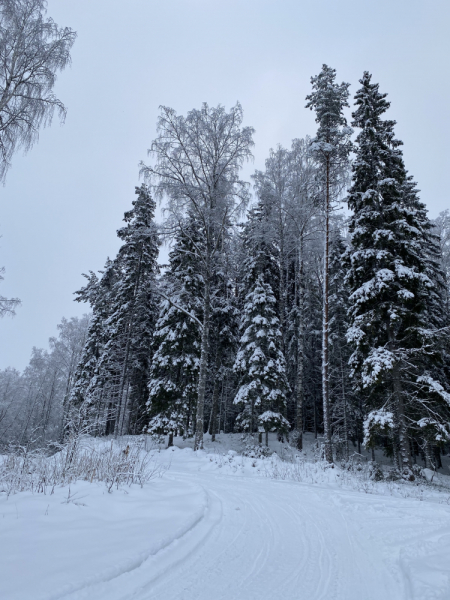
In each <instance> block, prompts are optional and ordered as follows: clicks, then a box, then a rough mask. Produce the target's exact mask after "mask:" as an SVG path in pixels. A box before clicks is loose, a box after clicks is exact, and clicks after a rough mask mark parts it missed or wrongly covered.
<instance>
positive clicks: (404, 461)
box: [393, 365, 414, 481]
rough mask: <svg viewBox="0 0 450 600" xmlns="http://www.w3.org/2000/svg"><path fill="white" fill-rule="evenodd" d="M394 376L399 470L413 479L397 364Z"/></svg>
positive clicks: (406, 476) (404, 475)
mask: <svg viewBox="0 0 450 600" xmlns="http://www.w3.org/2000/svg"><path fill="white" fill-rule="evenodd" d="M393 377H394V396H395V404H396V412H397V422H398V439H399V459H400V465H401V467H400V471H401V473H402V476H403V477H405V478H407V479H409V480H411V481H413V480H414V475H413V473H412V470H411V458H410V453H409V448H408V446H409V444H408V435H407V429H406V419H405V407H404V403H403V393H402V386H401V382H400V374H399V372H398V365H396V366H395V367H394V370H393Z"/></svg>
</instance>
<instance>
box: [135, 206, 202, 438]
mask: <svg viewBox="0 0 450 600" xmlns="http://www.w3.org/2000/svg"><path fill="white" fill-rule="evenodd" d="M199 244H200V245H201V239H200V235H199V233H198V225H197V223H196V220H195V218H193V217H192V216H191V217H190V218H189V219H188V220H187V222H186V224H185V225H184V226H183V228H182V229H180V230H179V231H178V235H177V238H176V241H175V245H174V248H173V250H172V251H171V252H170V255H169V261H170V266H169V269H168V272H167V273H166V274H165V277H164V280H163V282H161V285H163V286H164V288H163V289H164V296H165V298H164V300H163V301H162V303H161V309H160V313H159V318H158V321H157V323H156V328H155V333H154V336H153V347H154V355H153V359H152V364H151V369H150V377H149V385H148V389H149V397H148V401H147V410H148V417H149V425H148V428H147V430H148V431H149V432H153V433H159V434H169V446H170V445H172V440H173V436H174V434H176V433H177V432H179V433H182V434H183V435H185V436H190V435H192V434H193V433H194V426H195V410H196V401H197V385H198V371H199V362H200V343H201V331H200V329H199V326H198V323H197V321H195V320H194V319H193V318H191V317H189V314H192V315H195V317H196V318H197V319H201V316H202V306H201V304H202V303H201V288H202V286H203V280H202V276H201V265H200V264H199V258H198V255H197V252H196V247H197V246H198V245H199Z"/></svg>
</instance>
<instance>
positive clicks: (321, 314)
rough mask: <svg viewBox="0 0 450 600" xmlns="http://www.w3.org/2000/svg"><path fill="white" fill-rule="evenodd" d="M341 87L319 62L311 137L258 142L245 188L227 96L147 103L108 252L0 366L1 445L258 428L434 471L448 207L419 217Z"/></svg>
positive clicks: (364, 116)
mask: <svg viewBox="0 0 450 600" xmlns="http://www.w3.org/2000/svg"><path fill="white" fill-rule="evenodd" d="M349 87H350V84H349V83H338V82H337V76H336V71H335V70H334V69H333V68H331V67H329V66H327V65H323V67H322V69H321V71H320V72H319V74H318V75H316V76H314V77H312V78H311V92H310V94H309V95H308V96H307V98H306V100H305V102H304V104H305V105H306V106H305V110H308V109H309V110H311V111H313V113H314V115H315V119H316V124H317V131H316V134H315V136H313V137H308V136H305V137H304V138H296V139H293V141H292V145H291V146H290V148H284V147H282V146H281V145H279V146H277V147H276V148H275V149H273V150H271V151H270V153H269V156H268V157H267V159H266V161H265V168H264V170H256V171H255V172H254V174H253V175H252V181H251V182H247V181H244V180H243V179H242V169H243V167H244V165H245V163H246V162H247V161H249V160H251V158H252V148H253V144H254V142H253V134H254V130H253V129H252V128H251V127H249V126H244V124H243V109H242V107H241V105H240V104H239V103H237V104H236V105H235V106H233V107H231V108H230V109H229V110H227V109H226V108H225V107H224V106H222V105H218V106H216V107H212V106H209V105H208V104H206V103H204V104H203V105H202V106H201V107H200V108H198V109H193V110H191V111H189V112H188V113H187V114H186V115H180V114H178V113H177V112H176V111H175V110H174V109H172V108H169V107H166V106H162V107H160V113H159V117H158V121H157V136H156V138H155V139H154V140H153V141H152V142H151V144H150V149H149V158H148V159H147V160H144V161H143V162H142V163H141V165H140V175H141V181H142V182H141V184H140V185H139V186H138V187H136V190H135V197H134V200H133V195H132V190H131V191H130V210H129V211H127V212H126V213H125V215H124V219H123V222H124V224H123V226H121V227H120V228H119V229H118V230H117V235H118V237H119V239H120V242H121V246H120V249H119V251H118V253H117V256H115V257H114V258H108V259H107V260H106V262H105V266H104V268H103V270H101V271H100V272H97V273H96V272H93V271H88V274H86V275H85V278H86V281H85V285H84V287H82V288H81V289H80V290H78V291H76V292H75V295H76V301H77V302H82V303H85V304H86V315H85V316H84V317H83V318H71V319H63V321H62V322H61V323H60V324H59V325H58V331H59V333H58V336H57V337H55V338H51V339H50V342H49V343H50V347H49V349H48V350H41V349H36V348H34V349H33V351H32V356H31V359H30V362H29V365H28V366H27V367H26V369H25V370H24V371H23V372H22V373H20V372H18V371H17V370H15V369H13V368H7V369H5V370H3V371H1V372H0V443H1V445H2V447H25V446H26V447H33V448H40V447H51V446H52V444H63V443H64V441H65V440H67V439H68V438H70V436H73V435H80V434H83V435H93V436H115V437H117V436H122V435H127V434H130V435H134V434H142V433H147V434H150V435H152V436H154V437H155V438H156V439H159V438H161V436H167V437H166V441H167V443H168V445H169V446H171V445H172V444H173V438H174V436H180V435H181V436H183V437H185V438H191V437H193V438H194V447H195V449H201V448H202V447H203V436H204V434H205V433H206V432H209V434H211V436H212V440H214V437H215V435H216V434H217V433H219V432H224V433H230V432H242V434H243V435H244V436H249V438H251V439H253V440H254V443H255V444H259V445H261V446H264V445H265V444H266V443H267V436H268V434H269V432H276V433H277V436H278V439H279V440H280V441H283V440H289V441H290V443H291V444H294V445H295V446H296V448H297V449H298V450H300V451H301V450H302V440H303V436H304V434H305V432H310V433H313V434H314V436H315V438H317V439H318V440H319V441H320V444H321V452H322V456H323V458H324V460H326V461H327V462H329V463H332V462H334V461H341V460H342V461H345V460H348V458H349V456H350V454H352V453H355V452H358V453H361V449H362V448H365V449H369V451H371V452H372V455H373V458H374V459H375V449H382V450H383V452H384V454H385V455H386V456H388V457H390V459H391V461H392V464H393V465H394V466H395V468H397V469H398V471H399V473H400V474H401V476H402V477H403V478H404V479H407V480H408V479H409V480H413V479H414V465H415V464H416V463H419V464H420V465H422V466H427V467H428V468H431V469H434V470H435V469H439V468H440V467H441V456H442V455H443V454H447V453H448V452H450V445H449V441H450V354H449V352H450V347H449V344H450V336H449V326H450V304H449V302H450V213H449V211H448V210H447V211H444V212H442V213H441V214H440V215H439V217H438V218H437V219H435V220H430V219H429V218H428V216H427V209H426V207H425V205H424V204H423V203H422V202H421V200H420V196H419V191H418V188H417V186H416V183H415V181H414V178H413V176H412V175H411V174H409V172H408V171H407V168H406V166H405V162H404V159H403V154H402V142H401V141H400V140H398V139H397V138H396V136H395V131H394V129H395V121H393V120H390V119H389V114H387V113H388V110H389V106H390V103H389V101H388V100H387V94H386V93H384V92H383V91H380V89H379V85H378V83H374V82H373V81H372V77H371V75H370V73H369V72H364V74H363V75H362V78H361V80H360V81H359V84H358V85H357V86H356V87H357V92H356V94H355V96H354V98H353V99H352V98H351V97H350V91H349ZM347 112H348V113H349V114H351V119H348V120H347V117H346V114H347ZM268 118H270V115H268ZM158 202H159V203H160V204H161V208H162V210H163V214H164V219H163V220H162V222H160V223H157V222H156V221H155V212H156V210H157V203H158ZM162 245H165V247H167V248H168V249H169V254H168V264H160V262H158V256H159V252H160V249H161V247H162ZM87 268H89V265H87ZM9 309H10V310H13V307H9Z"/></svg>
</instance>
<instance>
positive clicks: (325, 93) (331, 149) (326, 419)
mask: <svg viewBox="0 0 450 600" xmlns="http://www.w3.org/2000/svg"><path fill="white" fill-rule="evenodd" d="M335 79H336V71H335V69H331V68H330V67H328V66H327V65H323V67H322V71H321V72H320V73H319V75H317V76H316V77H312V78H311V84H312V87H313V92H312V93H311V94H310V95H309V96H307V97H306V99H307V100H308V103H307V105H306V107H307V108H310V109H311V110H313V109H314V110H315V112H316V122H317V123H318V124H319V128H318V131H317V134H316V137H315V138H314V139H313V140H312V144H311V152H312V154H313V156H314V157H315V159H316V160H317V162H318V164H319V165H320V169H319V172H318V176H319V179H320V184H321V190H322V193H321V196H322V201H323V214H324V233H325V239H324V259H323V264H324V267H323V273H324V274H323V341H322V393H323V423H324V437H325V458H326V460H327V461H328V462H333V447H332V440H331V425H330V408H329V402H330V400H329V395H330V394H329V373H328V369H329V356H328V355H329V245H330V215H331V211H332V205H333V201H335V200H336V199H337V198H338V197H339V195H340V193H341V192H342V189H343V186H344V185H345V181H346V174H347V169H348V165H349V162H348V160H349V153H350V150H351V141H350V135H351V133H352V131H351V129H350V128H349V127H348V126H347V121H346V119H345V117H344V115H343V109H344V107H345V106H348V102H347V100H348V96H349V92H348V88H349V85H350V84H348V83H341V84H337V83H335Z"/></svg>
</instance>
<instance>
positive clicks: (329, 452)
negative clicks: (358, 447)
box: [322, 158, 333, 463]
mask: <svg viewBox="0 0 450 600" xmlns="http://www.w3.org/2000/svg"><path fill="white" fill-rule="evenodd" d="M325 202H326V205H325V244H324V246H325V247H324V257H323V335H322V398H323V435H324V438H325V460H326V461H327V462H329V463H332V462H333V447H332V445H331V426H330V397H329V393H330V390H329V376H328V342H329V339H328V328H329V323H328V308H329V307H328V302H329V267H328V263H329V252H330V159H329V158H327V190H326V199H325Z"/></svg>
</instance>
